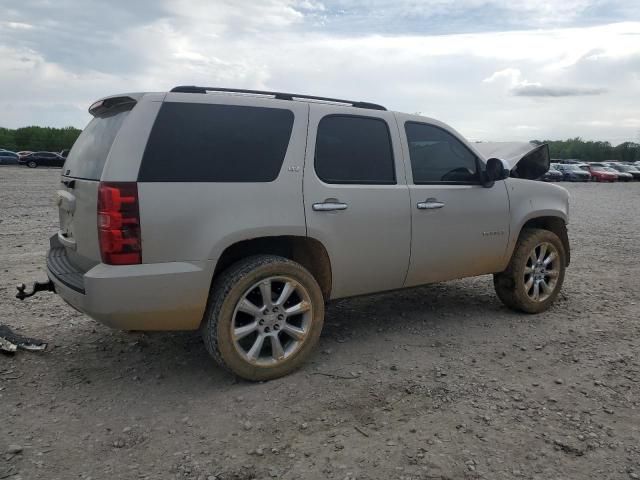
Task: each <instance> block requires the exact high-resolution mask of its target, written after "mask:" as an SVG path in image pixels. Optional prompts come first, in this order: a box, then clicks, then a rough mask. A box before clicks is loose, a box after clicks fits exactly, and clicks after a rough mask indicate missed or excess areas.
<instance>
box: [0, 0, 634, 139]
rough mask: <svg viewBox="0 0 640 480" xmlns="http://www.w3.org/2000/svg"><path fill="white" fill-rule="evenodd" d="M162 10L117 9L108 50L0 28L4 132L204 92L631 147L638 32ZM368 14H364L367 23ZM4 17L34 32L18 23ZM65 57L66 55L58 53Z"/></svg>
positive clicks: (494, 134) (451, 5)
mask: <svg viewBox="0 0 640 480" xmlns="http://www.w3.org/2000/svg"><path fill="white" fill-rule="evenodd" d="M65 1H66V2H68V3H72V2H73V0H65ZM187 3H188V7H189V8H187ZM599 4H600V2H599V1H595V0H594V1H588V0H576V1H570V2H569V3H567V4H565V3H560V2H551V1H545V2H542V3H540V2H537V1H533V0H530V1H520V2H499V1H497V0H495V1H488V0H487V1H485V0H463V1H462V2H451V1H444V0H436V1H434V2H432V3H431V4H430V6H431V7H432V10H431V11H432V13H433V12H436V13H437V12H439V13H437V14H439V15H445V14H447V12H452V11H454V14H456V13H455V12H458V13H460V12H464V11H465V9H467V10H468V11H471V10H473V9H482V8H487V9H488V8H497V7H500V8H506V9H508V10H509V12H511V13H512V14H513V15H514V16H516V15H529V17H532V16H533V13H532V12H533V11H534V10H535V9H536V8H538V9H539V14H540V17H539V18H544V17H545V15H548V16H552V14H553V12H554V11H555V12H559V11H560V10H558V9H563V8H566V9H567V10H571V11H572V12H574V13H573V14H574V17H575V15H581V14H582V13H584V11H586V10H588V9H589V8H592V9H593V8H596V7H597V6H598V5H599ZM163 5H164V9H163V10H162V11H159V12H157V14H156V15H154V16H152V17H149V18H148V19H146V20H144V21H142V20H141V19H140V18H138V17H137V16H135V15H128V14H126V12H124V11H119V10H117V9H115V7H114V12H113V15H112V16H113V17H114V18H117V19H119V21H118V22H114V25H115V24H116V23H117V25H115V26H113V25H112V26H110V27H109V29H107V30H104V31H103V30H101V31H99V32H96V35H95V37H97V38H99V41H93V40H91V39H88V38H87V35H80V34H78V33H77V31H78V30H77V29H83V28H85V26H84V24H83V21H84V20H82V19H80V20H78V19H75V18H74V19H70V20H69V21H68V22H67V23H66V24H65V23H64V22H62V21H61V20H55V22H54V23H55V24H56V29H60V31H57V30H56V31H54V32H49V33H48V34H47V35H48V36H47V37H43V36H42V35H37V36H36V37H31V36H29V35H30V33H29V31H26V30H25V31H24V34H23V36H16V35H2V32H1V31H0V58H3V75H2V77H0V108H2V109H3V112H4V115H3V117H2V119H1V120H0V121H2V122H3V123H4V124H5V125H4V126H12V127H15V126H21V125H25V124H32V123H33V124H52V125H65V124H68V123H72V124H74V125H76V126H82V125H83V124H84V123H85V122H86V120H87V118H88V117H87V114H86V113H85V112H86V107H87V106H88V105H89V104H90V103H92V102H93V101H94V100H96V99H97V98H99V97H101V96H103V95H108V94H111V93H117V92H119V91H132V90H143V91H144V90H151V91H158V90H167V89H169V88H171V87H172V86H175V85H179V84H204V85H211V86H215V85H219V86H227V87H240V88H258V89H273V90H280V91H287V90H288V91H294V92H300V93H309V94H317V95H326V96H337V97H343V98H349V97H352V98H354V99H361V100H368V101H372V102H376V103H381V104H383V105H386V106H387V107H389V108H391V109H394V110H400V111H407V112H416V111H421V112H423V113H424V114H425V115H428V116H433V117H436V118H440V119H441V120H443V121H446V122H448V123H450V124H452V125H453V126H454V127H455V128H457V129H458V130H460V131H461V132H462V133H464V134H466V135H467V136H469V137H470V138H472V139H474V140H528V139H530V137H531V136H532V135H534V134H535V135H536V136H537V137H539V138H560V137H568V136H577V135H580V136H584V137H587V138H600V139H609V140H612V141H614V142H619V141H624V140H629V139H635V137H636V130H637V128H638V127H637V123H634V121H636V120H637V105H638V104H637V100H636V99H637V98H640V83H639V80H640V77H639V74H638V72H639V71H640V70H639V68H638V66H639V65H640V42H639V41H638V39H639V38H640V37H639V35H640V22H631V21H630V22H625V23H612V24H605V25H599V26H588V27H575V26H572V27H570V28H559V27H554V28H545V29H540V28H538V29H533V30H516V31H498V32H495V31H480V32H477V33H461V34H448V35H427V34H419V33H416V32H413V33H411V34H404V33H403V34H401V33H397V32H396V33H393V34H385V35H381V34H371V33H363V32H362V31H359V30H357V29H355V28H354V31H353V32H344V31H342V32H340V33H335V32H333V31H332V30H331V28H330V27H327V28H315V27H313V28H312V26H311V24H310V22H311V20H310V19H318V18H320V17H321V16H325V17H326V18H331V16H332V15H333V16H335V15H337V13H336V12H339V11H340V8H341V6H342V7H344V8H348V5H347V4H346V3H345V4H344V5H343V4H342V2H336V1H323V2H319V1H310V0H302V1H294V0H282V1H278V0H264V1H260V2H258V1H256V2H238V1H231V0H224V1H221V0H218V1H216V2H215V3H214V5H213V6H212V3H211V2H209V1H204V0H192V1H189V2H187V0H177V1H173V2H167V3H165V4H163ZM356 5H358V4H356ZM363 5H364V4H363ZM376 5H378V6H379V7H380V15H383V16H384V15H387V14H388V12H391V11H392V10H393V9H398V8H400V9H401V11H402V12H404V13H403V15H404V17H402V18H405V19H406V18H409V17H411V15H414V13H415V14H416V15H417V14H418V13H416V12H418V11H419V10H421V9H424V5H420V3H419V2H417V1H408V0H407V1H405V0H399V1H398V2H390V1H384V2H381V1H379V0H377V3H374V5H373V7H375V6H376ZM563 5H565V6H563ZM373 7H369V10H366V9H365V10H366V12H364V10H363V12H364V13H366V15H372V14H373V13H375V8H373ZM349 8H350V7H349ZM363 8H365V7H363ZM554 8H555V9H556V10H554ZM395 11H397V12H400V10H395ZM123 12H124V13H123ZM436 13H434V15H435V14H436ZM460 14H461V13H460ZM385 18H388V20H389V21H390V22H391V21H392V20H394V18H392V17H390V16H389V17H385ZM7 20H8V21H11V22H27V23H28V22H29V21H30V20H29V18H27V16H26V14H23V15H21V14H20V12H17V13H16V12H14V13H12V14H10V15H8V16H7ZM125 20H127V21H125ZM52 21H53V20H52ZM407 21H409V20H407ZM537 21H538V20H536V22H537ZM38 28H44V27H42V26H41V25H39V27H38ZM86 28H89V27H88V26H87V27H86ZM56 32H57V33H56ZM58 34H59V35H60V36H59V37H57V36H56V35H58ZM44 38H46V40H45V39H44ZM20 39H22V40H20ZM74 42H77V43H74ZM86 42H92V43H86ZM67 46H68V49H69V51H68V54H67V52H66V51H63V50H62V49H63V48H67ZM54 47H55V48H54ZM605 90H606V94H604V91H605ZM518 92H520V93H521V95H516V94H514V93H518ZM522 93H528V94H529V95H528V96H523V95H522ZM543 93H544V94H546V95H547V96H543V95H542V94H543ZM570 93H574V95H567V94H570ZM576 93H577V94H581V96H575V94H576ZM586 93H591V95H588V96H584V94H586ZM595 93H601V95H595ZM549 94H554V95H558V94H563V96H555V97H550V96H549ZM634 105H635V106H634ZM56 112H58V113H57V114H56ZM589 121H592V122H606V123H602V124H597V123H591V124H589V123H586V122H589Z"/></svg>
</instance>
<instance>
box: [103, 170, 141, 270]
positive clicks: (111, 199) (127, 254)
mask: <svg viewBox="0 0 640 480" xmlns="http://www.w3.org/2000/svg"><path fill="white" fill-rule="evenodd" d="M98 238H99V241H100V255H101V256H102V262H103V263H107V264H109V265H133V264H137V263H142V239H141V236H140V210H139V208H138V184H137V183H136V182H100V187H99V190H98Z"/></svg>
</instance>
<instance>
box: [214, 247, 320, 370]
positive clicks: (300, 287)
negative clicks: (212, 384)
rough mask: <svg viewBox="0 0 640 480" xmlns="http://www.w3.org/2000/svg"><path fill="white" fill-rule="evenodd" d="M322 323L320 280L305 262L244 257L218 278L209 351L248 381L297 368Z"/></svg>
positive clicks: (314, 339) (221, 364) (272, 256)
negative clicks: (318, 280) (303, 263)
mask: <svg viewBox="0 0 640 480" xmlns="http://www.w3.org/2000/svg"><path fill="white" fill-rule="evenodd" d="M323 322H324V299H323V296H322V291H321V289H320V286H319V285H318V282H316V280H315V278H314V277H313V275H311V273H309V271H307V270H306V269H305V268H304V267H303V266H302V265H300V264H298V263H296V262H293V261H291V260H288V259H286V258H284V257H279V256H275V255H258V256H253V257H248V258H246V259H244V260H241V261H239V262H237V263H235V264H233V265H232V266H231V267H229V268H228V269H227V270H225V271H224V272H223V273H222V274H221V275H220V276H219V277H218V278H217V279H216V280H215V281H214V284H213V287H212V289H211V293H210V296H209V304H208V306H207V311H206V313H205V317H204V321H203V325H202V337H203V339H204V344H205V346H206V348H207V351H208V352H209V354H210V355H211V356H212V357H213V358H214V359H215V360H216V362H217V363H218V364H219V365H220V366H222V367H223V368H224V369H226V370H228V371H230V372H232V373H234V374H236V375H237V376H239V377H242V378H244V379H246V380H252V381H260V380H270V379H274V378H278V377H282V376H284V375H287V374H289V373H291V372H292V371H294V370H296V369H297V368H298V367H300V365H302V363H304V361H305V360H306V359H307V358H308V357H309V355H310V354H311V352H312V350H313V348H314V346H315V345H316V344H317V342H318V339H319V337H320V332H321V331H322V325H323Z"/></svg>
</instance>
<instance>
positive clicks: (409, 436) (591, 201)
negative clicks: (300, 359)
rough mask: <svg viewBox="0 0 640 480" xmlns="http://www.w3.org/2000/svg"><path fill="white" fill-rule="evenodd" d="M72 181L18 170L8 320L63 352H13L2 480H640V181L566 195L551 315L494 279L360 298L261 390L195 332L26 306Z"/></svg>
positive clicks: (3, 252)
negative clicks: (218, 362) (18, 295)
mask: <svg viewBox="0 0 640 480" xmlns="http://www.w3.org/2000/svg"><path fill="white" fill-rule="evenodd" d="M59 175H60V171H59V170H45V169H38V170H35V171H34V170H28V169H24V168H18V167H0V298H1V300H0V302H1V304H0V305H1V309H0V324H5V325H9V326H11V327H12V328H14V329H15V330H16V331H18V332H21V333H23V334H26V335H30V336H34V337H40V338H42V339H43V340H46V341H48V342H50V346H49V349H48V350H47V351H46V352H44V353H28V352H19V353H18V354H17V355H15V356H13V357H7V356H0V479H3V478H12V479H14V480H15V479H18V478H21V479H39V478H46V479H71V478H83V479H88V478H92V479H94V480H95V479H113V478H131V479H135V478H153V479H157V478H177V479H183V478H193V479H213V478H217V479H252V478H285V479H298V478H335V479H339V480H343V479H354V478H358V479H427V478H455V479H458V478H486V479H503V478H509V479H511V478H536V479H545V480H546V479H567V478H576V479H578V478H579V479H583V478H598V479H603V478H622V479H626V478H640V416H639V415H638V413H639V410H638V409H639V407H640V395H639V394H640V360H639V359H638V353H639V351H640V327H639V324H638V317H639V313H640V293H639V291H640V262H639V261H638V259H639V258H640V234H639V232H640V215H639V212H640V184H637V183H636V184H613V185H595V184H565V186H566V188H568V189H569V190H570V192H571V196H572V212H571V214H572V223H571V226H570V227H571V229H570V237H571V241H572V245H573V259H572V265H571V267H570V269H569V271H568V274H567V279H566V282H565V287H564V290H563V294H562V295H561V298H560V300H559V301H558V302H557V303H556V305H555V306H554V307H553V308H552V309H551V310H550V311H549V312H547V313H544V314H541V315H538V316H527V315H520V314H516V313H513V312H511V311H509V310H507V309H506V308H504V307H503V306H502V305H501V304H500V302H499V301H498V300H497V298H496V296H495V294H494V292H493V286H492V282H491V277H489V276H486V277H480V278H476V279H470V280H463V281H456V282H450V283H446V284H438V285H432V286H427V287H422V288H418V289H413V290H408V291H403V292H395V293H389V294H384V295H378V296H375V297H368V298H358V299H351V300H343V301H340V302H338V303H335V304H333V305H331V306H330V307H329V309H328V312H327V320H326V328H325V332H324V335H323V337H322V340H321V345H320V347H319V349H318V350H317V353H316V355H315V356H314V357H313V359H312V361H310V362H309V363H307V364H306V365H305V367H304V368H303V369H302V370H300V371H299V372H297V373H295V374H294V375H291V376H289V377H287V378H283V379H280V380H276V381H271V382H267V383H260V384H251V383H246V382H243V381H237V380H235V379H234V378H231V377H230V376H228V375H226V374H224V373H223V372H222V371H221V370H219V369H218V368H217V367H216V366H215V365H214V364H213V363H212V361H210V360H209V358H208V357H207V355H206V353H205V350H204V347H203V345H202V343H201V341H200V338H199V336H198V335H197V334H195V333H180V334H151V335H148V334H129V333H124V332H119V331H112V330H109V329H108V328H106V327H104V326H102V325H100V324H97V323H95V322H94V321H92V320H91V319H89V318H87V317H85V316H83V315H81V314H79V313H77V312H75V311H73V310H72V309H71V308H69V307H68V306H66V305H65V304H64V303H63V302H62V301H61V300H60V299H59V298H58V297H56V296H55V295H51V294H47V293H45V294H41V295H39V296H37V297H35V298H33V299H29V300H27V301H26V302H24V303H20V302H19V301H18V300H16V299H14V298H13V297H14V291H15V287H14V285H15V284H16V283H17V282H19V281H26V280H32V279H38V278H40V279H44V278H45V276H44V272H43V264H44V259H45V251H46V247H47V239H48V236H49V235H50V234H51V233H53V232H54V231H55V229H56V222H57V216H56V213H55V210H54V207H53V202H52V193H53V191H55V188H56V185H57V182H58V181H59ZM18 447H19V448H18Z"/></svg>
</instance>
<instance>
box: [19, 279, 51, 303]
mask: <svg viewBox="0 0 640 480" xmlns="http://www.w3.org/2000/svg"><path fill="white" fill-rule="evenodd" d="M16 288H17V289H18V293H16V298H17V299H19V300H24V299H25V298H29V297H33V296H34V295H35V294H36V293H38V292H55V291H56V286H55V285H54V284H53V282H52V281H51V280H48V281H47V282H34V283H33V287H32V288H33V290H32V291H31V292H28V293H27V292H25V290H26V289H27V286H26V285H25V284H24V283H21V284H20V285H17V286H16Z"/></svg>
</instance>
